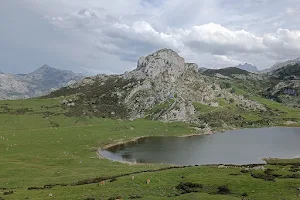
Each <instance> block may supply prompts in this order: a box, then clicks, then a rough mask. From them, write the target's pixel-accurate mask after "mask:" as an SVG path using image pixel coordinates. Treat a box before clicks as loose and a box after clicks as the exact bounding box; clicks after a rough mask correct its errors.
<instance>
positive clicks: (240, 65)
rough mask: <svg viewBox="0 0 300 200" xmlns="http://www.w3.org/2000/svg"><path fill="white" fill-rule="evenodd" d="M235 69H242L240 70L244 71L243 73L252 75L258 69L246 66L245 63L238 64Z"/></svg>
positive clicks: (249, 65)
mask: <svg viewBox="0 0 300 200" xmlns="http://www.w3.org/2000/svg"><path fill="white" fill-rule="evenodd" d="M236 68H239V69H242V70H245V71H248V72H252V73H257V72H258V69H257V67H256V66H254V65H251V64H248V63H245V64H243V65H242V64H239V65H238V66H236Z"/></svg>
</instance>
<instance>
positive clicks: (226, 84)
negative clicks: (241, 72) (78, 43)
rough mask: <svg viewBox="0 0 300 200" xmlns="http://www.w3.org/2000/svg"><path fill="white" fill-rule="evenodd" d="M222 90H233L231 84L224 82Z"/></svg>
mask: <svg viewBox="0 0 300 200" xmlns="http://www.w3.org/2000/svg"><path fill="white" fill-rule="evenodd" d="M220 87H221V89H228V88H231V83H229V82H222V83H221V85H220Z"/></svg>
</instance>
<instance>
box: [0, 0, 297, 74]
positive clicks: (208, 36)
mask: <svg viewBox="0 0 300 200" xmlns="http://www.w3.org/2000/svg"><path fill="white" fill-rule="evenodd" d="M299 9H300V4H299V1H298V0H285V1H282V0H240V1H236V0H203V1H200V0H185V1H182V0H165V1H158V0H151V1H150V0H127V1H123V0H85V1H82V0H43V1H40V0H23V1H20V0H3V1H0V24H1V31H0V71H3V72H7V73H28V72H31V71H33V70H34V69H36V68H38V67H40V66H41V65H43V64H48V65H50V66H53V67H56V68H61V69H70V70H73V71H75V72H80V73H86V74H91V75H92V74H96V73H123V72H124V71H126V70H132V69H134V68H135V67H136V61H137V59H138V58H139V57H140V56H143V55H147V54H149V53H151V52H154V51H156V50H158V49H160V48H172V49H173V50H175V51H177V52H179V54H180V55H181V56H183V57H184V58H185V59H186V61H187V62H196V63H197V64H198V65H199V66H200V67H208V68H220V67H227V66H234V65H237V64H239V63H245V62H247V63H252V64H254V65H257V66H258V67H259V68H260V69H263V68H266V67H270V66H271V65H273V64H274V63H276V62H278V61H284V60H287V59H293V58H296V57H299V56H300V25H299V24H300V23H299V22H300V10H299Z"/></svg>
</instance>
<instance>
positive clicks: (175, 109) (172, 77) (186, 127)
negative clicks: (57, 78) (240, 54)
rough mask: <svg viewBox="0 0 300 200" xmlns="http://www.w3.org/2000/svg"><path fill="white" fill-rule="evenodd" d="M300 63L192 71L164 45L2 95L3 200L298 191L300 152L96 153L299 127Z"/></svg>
mask: <svg viewBox="0 0 300 200" xmlns="http://www.w3.org/2000/svg"><path fill="white" fill-rule="evenodd" d="M299 70H300V69H299V65H292V67H290V66H288V67H284V68H281V69H280V71H275V72H274V73H268V74H256V73H250V72H247V71H244V70H241V69H237V68H227V69H222V70H205V71H204V72H198V67H197V65H196V64H192V63H185V61H184V59H183V58H181V57H180V56H179V55H178V54H177V53H176V52H174V51H172V50H169V49H162V50H159V51H157V52H154V53H153V54H151V55H149V56H146V57H141V58H140V59H139V61H138V64H137V68H136V69H135V70H133V71H130V72H126V73H124V74H120V75H97V76H94V77H87V78H84V79H82V80H80V81H78V82H76V83H74V84H71V85H69V86H66V87H63V88H61V89H58V90H55V91H53V92H51V93H48V94H45V96H42V97H36V98H31V99H23V100H2V101H0V118H1V120H0V130H1V132H0V151H1V157H0V168H1V171H0V199H5V200H15V199H62V200H65V199H66V200H67V199H82V200H93V199H95V200H98V199H99V200H100V199H105V200H107V199H110V200H112V199H147V200H148V199H149V200H152V199H153V200H154V199H222V200H223V199H297V198H299V195H300V191H299V190H297V188H299V187H300V179H299V178H300V177H299V171H300V161H299V158H298V159H297V158H295V159H267V160H266V162H267V164H259V165H257V164H256V163H252V164H251V163H249V165H223V163H220V165H219V164H218V165H199V166H198V165H187V166H185V165H184V166H175V165H170V164H147V163H145V164H132V163H131V164H128V163H121V162H113V161H111V160H108V159H104V158H101V157H99V154H97V151H98V150H99V149H103V148H105V147H107V146H108V145H112V144H118V143H124V142H128V141H132V140H134V139H136V138H139V137H150V136H188V135H204V134H212V133H216V132H222V131H227V130H233V129H242V128H258V127H273V126H288V127H290V126H293V127H300V108H299V104H298V98H299V92H300V91H299V87H298V85H297V84H298V83H299V76H298V75H297V72H299ZM291 73H292V75H294V76H291ZM294 83H295V84H294ZM279 86H280V87H279ZM286 91H294V92H286ZM294 94H296V95H294ZM279 98H281V99H282V101H280V100H279ZM219 134H222V133H219ZM283 134H284V133H283ZM271 139H272V138H270V140H271ZM220 153H221V152H220ZM132 176H134V177H135V178H134V180H132ZM148 179H150V180H151V182H150V183H149V184H146V181H147V180H148ZM102 181H104V182H105V184H99V183H100V182H102Z"/></svg>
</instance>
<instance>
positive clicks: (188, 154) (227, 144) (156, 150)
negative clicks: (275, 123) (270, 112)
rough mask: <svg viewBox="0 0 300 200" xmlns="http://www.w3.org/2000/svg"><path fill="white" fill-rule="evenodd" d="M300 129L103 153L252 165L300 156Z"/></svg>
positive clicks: (166, 140) (158, 140)
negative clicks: (277, 158) (271, 159)
mask: <svg viewBox="0 0 300 200" xmlns="http://www.w3.org/2000/svg"><path fill="white" fill-rule="evenodd" d="M299 144H300V129H299V128H282V127H274V128H261V129H243V130H235V131H228V132H224V133H218V134H214V135H210V136H194V137H179V138H178V137H152V138H144V139H140V140H138V141H136V142H131V143H128V144H124V145H120V146H116V147H114V148H111V149H109V150H106V151H102V152H101V154H102V155H103V156H105V157H106V158H109V159H112V160H118V161H129V162H138V163H169V164H178V165H195V164H220V163H223V164H249V163H263V161H262V160H261V159H262V158H263V157H282V158H291V157H297V156H299V155H300V145H299Z"/></svg>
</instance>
